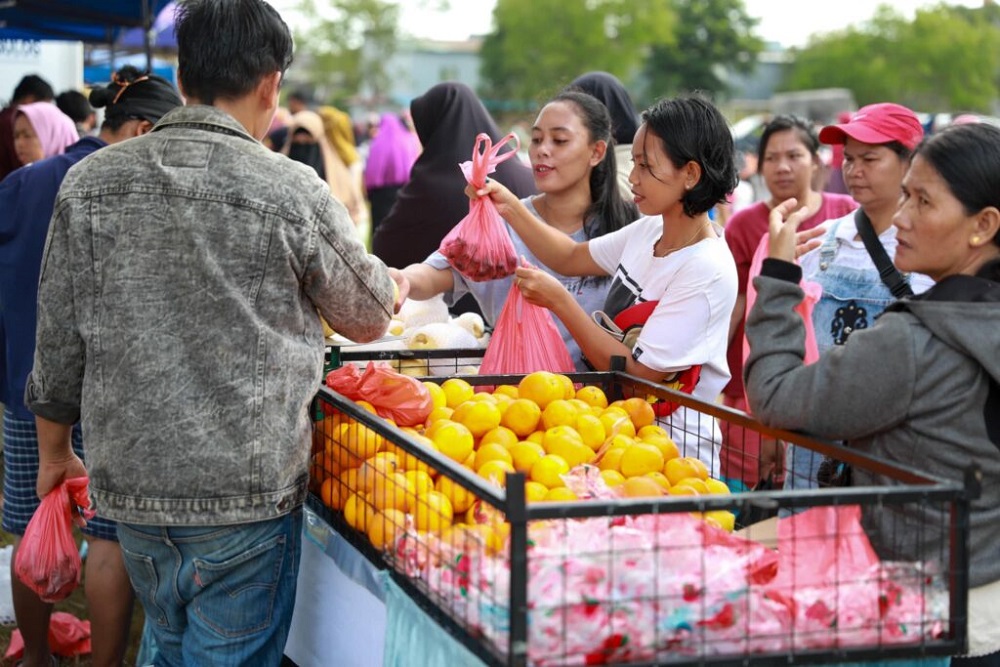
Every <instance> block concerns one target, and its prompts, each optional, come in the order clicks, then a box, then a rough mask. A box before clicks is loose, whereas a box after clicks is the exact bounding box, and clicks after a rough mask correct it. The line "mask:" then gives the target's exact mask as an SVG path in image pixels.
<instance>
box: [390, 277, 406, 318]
mask: <svg viewBox="0 0 1000 667" xmlns="http://www.w3.org/2000/svg"><path fill="white" fill-rule="evenodd" d="M389 277H390V278H392V280H393V282H394V283H395V285H396V303H395V304H394V305H393V308H392V312H394V313H398V312H399V309H400V308H402V307H403V303H405V302H406V297H408V296H409V295H410V281H409V280H407V279H406V274H404V273H403V272H402V271H400V270H399V269H394V268H392V267H389Z"/></svg>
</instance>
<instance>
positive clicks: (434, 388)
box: [423, 380, 448, 408]
mask: <svg viewBox="0 0 1000 667" xmlns="http://www.w3.org/2000/svg"><path fill="white" fill-rule="evenodd" d="M423 385H424V386H425V387H427V391H428V393H430V395H431V404H432V405H433V406H434V407H435V408H443V407H445V406H447V405H448V396H447V395H446V394H445V393H444V389H442V388H441V385H439V384H438V383H437V382H431V381H430V380H424V381H423Z"/></svg>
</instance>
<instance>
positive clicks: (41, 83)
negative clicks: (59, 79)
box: [10, 74, 56, 102]
mask: <svg viewBox="0 0 1000 667" xmlns="http://www.w3.org/2000/svg"><path fill="white" fill-rule="evenodd" d="M55 96H56V92H55V91H54V90H52V86H50V85H49V82H48V81H46V80H45V79H43V78H42V77H40V76H38V75H37V74H28V75H27V76H25V77H24V78H22V79H21V81H20V82H19V83H18V84H17V87H16V88H14V95H13V96H12V97H11V98H10V101H11V102H21V101H22V100H25V99H27V98H29V97H30V98H33V100H34V101H35V102H51V101H52V98H54V97H55Z"/></svg>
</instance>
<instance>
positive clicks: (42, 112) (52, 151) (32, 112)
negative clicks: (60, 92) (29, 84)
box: [17, 102, 80, 157]
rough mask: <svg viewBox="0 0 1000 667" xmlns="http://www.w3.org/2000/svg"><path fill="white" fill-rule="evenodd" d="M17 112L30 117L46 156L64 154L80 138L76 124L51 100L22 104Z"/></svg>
mask: <svg viewBox="0 0 1000 667" xmlns="http://www.w3.org/2000/svg"><path fill="white" fill-rule="evenodd" d="M17 112H18V113H23V114H24V115H25V116H26V117H27V118H28V122H30V123H31V127H32V128H34V130H35V134H36V135H38V141H39V142H40V143H41V144H42V150H43V151H44V152H45V157H52V156H53V155H62V154H63V153H64V152H65V151H66V148H67V147H69V146H72V145H73V144H75V143H76V142H77V141H79V140H80V135H79V134H77V131H76V125H75V124H74V123H73V121H72V120H71V119H70V117H69V116H67V115H66V114H64V113H63V112H62V111H60V110H59V107H57V106H56V105H55V104H52V103H51V102H32V103H31V104H22V105H21V106H19V107H18V108H17Z"/></svg>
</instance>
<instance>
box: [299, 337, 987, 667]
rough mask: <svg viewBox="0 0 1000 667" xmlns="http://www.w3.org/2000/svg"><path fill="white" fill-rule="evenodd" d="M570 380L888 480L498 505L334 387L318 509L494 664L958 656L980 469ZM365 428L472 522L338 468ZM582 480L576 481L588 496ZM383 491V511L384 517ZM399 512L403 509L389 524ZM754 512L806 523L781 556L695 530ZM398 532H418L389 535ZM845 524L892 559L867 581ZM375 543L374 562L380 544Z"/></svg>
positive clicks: (519, 494)
mask: <svg viewBox="0 0 1000 667" xmlns="http://www.w3.org/2000/svg"><path fill="white" fill-rule="evenodd" d="M369 354H370V353H369ZM521 378H522V376H466V377H465V378H464V379H466V380H467V381H468V382H469V383H470V384H472V385H475V386H479V387H496V386H500V385H514V386H516V385H517V384H518V382H519V381H520V380H521ZM569 378H570V379H571V380H572V381H573V382H574V383H576V384H577V386H580V385H581V384H582V385H597V386H599V387H601V388H602V389H603V391H604V392H605V393H606V395H607V397H608V399H609V400H614V399H623V398H627V397H631V396H643V397H647V398H652V397H656V398H658V399H660V400H664V401H671V402H676V403H678V404H679V405H680V406H681V408H682V409H686V410H691V411H695V412H696V413H697V414H698V415H699V418H700V419H705V420H715V421H716V422H721V423H726V424H731V425H736V426H739V427H742V428H743V429H745V430H746V431H747V432H753V433H756V434H757V435H759V436H763V437H769V438H773V439H776V440H779V441H783V442H788V443H794V444H795V445H797V446H801V447H805V448H808V449H811V450H813V451H815V452H817V453H818V454H822V455H827V456H831V457H835V458H837V459H839V460H841V461H843V462H846V463H848V464H850V465H851V466H852V467H853V469H854V470H855V471H861V472H864V473H867V474H868V475H871V476H876V477H877V479H878V480H879V481H880V483H879V484H878V485H870V486H865V487H856V488H852V487H848V488H820V489H811V490H796V491H757V492H750V493H736V494H731V495H723V494H719V495H691V496H664V497H661V498H617V497H614V498H612V497H606V496H605V497H600V496H599V497H597V498H595V499H590V500H584V501H575V502H541V503H537V502H532V503H528V502H526V501H525V484H526V481H525V476H524V475H523V474H521V473H515V474H508V475H507V477H506V480H505V485H504V486H505V488H500V487H499V486H498V485H496V484H494V483H491V482H490V481H487V480H486V479H483V478H482V477H480V476H478V475H476V474H473V473H472V472H470V471H469V470H468V469H467V468H465V467H463V466H462V465H461V464H460V463H458V462H457V461H455V460H452V459H451V458H448V457H447V456H444V455H443V454H441V453H440V452H439V451H436V450H435V449H434V448H431V447H427V446H426V445H425V443H426V441H424V440H422V439H421V438H419V437H417V436H416V435H415V431H413V430H403V429H400V428H397V427H395V426H394V425H392V424H390V423H389V422H387V421H385V420H383V419H381V418H379V417H377V416H376V415H373V414H372V413H371V412H369V411H368V410H366V409H365V408H364V407H362V406H360V405H358V404H357V403H355V402H353V401H350V400H347V399H346V398H344V397H343V396H341V395H339V394H336V393H335V392H332V391H330V390H328V389H327V388H325V387H324V388H323V389H321V391H320V392H319V394H318V395H317V398H316V414H317V415H318V416H319V417H321V419H319V421H317V423H316V430H315V438H314V452H316V454H317V458H315V459H314V469H313V481H314V483H315V485H314V487H313V494H311V497H310V501H309V502H310V506H311V507H312V508H313V509H314V510H316V511H317V513H318V514H320V516H321V517H323V518H324V520H326V521H327V522H329V523H330V524H331V525H332V526H334V527H335V528H336V529H337V530H338V531H339V532H340V533H341V534H343V535H344V536H345V537H346V538H347V539H348V540H349V541H351V542H352V544H354V546H356V547H357V548H358V549H359V550H361V551H362V553H364V554H365V555H366V556H367V557H368V558H369V559H370V560H371V561H372V562H373V563H376V564H378V565H379V566H384V567H386V568H388V569H390V571H391V572H392V576H393V578H394V580H396V581H397V582H398V584H399V585H400V586H401V587H402V588H403V589H404V590H405V591H407V592H408V593H409V594H410V596H411V597H412V598H413V599H414V600H415V601H416V602H417V603H418V604H419V605H420V606H421V607H423V608H424V609H425V610H426V612H427V613H428V614H429V615H430V616H431V617H433V618H434V619H435V620H436V621H437V622H438V623H439V624H440V625H441V626H442V627H444V628H445V629H446V630H448V631H449V632H450V633H451V634H453V635H454V636H455V637H456V638H457V639H458V640H459V641H461V642H462V643H463V644H465V645H466V646H468V647H469V648H470V649H471V650H473V651H474V652H475V653H476V654H477V655H479V656H480V657H481V658H482V659H483V660H484V661H485V662H487V663H489V664H494V665H528V664H539V665H543V664H544V665H549V664H612V663H613V664H629V665H652V664H664V665H666V664H670V665H673V664H713V665H714V664H719V665H723V664H731V665H736V664H739V665H748V664H778V663H780V664H783V665H788V664H820V663H831V662H842V661H847V660H851V661H860V660H869V659H880V660H884V659H892V658H905V657H915V656H922V657H927V656H947V655H953V654H957V653H961V652H962V650H963V649H964V646H965V641H966V613H967V612H966V607H967V595H968V561H969V557H968V552H967V544H968V530H969V528H968V519H969V502H970V500H971V499H972V498H974V497H975V496H976V495H978V487H977V484H976V471H975V470H974V469H970V470H969V471H968V473H967V474H966V479H965V481H964V482H963V483H960V482H956V481H948V480H942V479H936V478H933V477H930V476H928V475H925V474H924V473H922V472H920V471H918V470H915V469H911V468H908V467H905V466H900V465H896V464H892V463H889V462H886V461H883V460H879V459H876V458H872V457H869V456H865V455H863V454H861V453H859V452H857V451H854V450H851V449H847V448H845V447H842V446H839V445H836V444H832V443H828V442H823V441H819V440H814V439H811V438H807V437H804V436H802V435H800V434H796V433H790V432H785V431H780V430H776V429H770V428H767V427H764V426H762V425H761V424H759V423H757V422H755V421H753V420H752V419H749V418H748V417H747V416H746V415H744V414H743V413H739V412H734V411H732V410H728V409H726V408H724V407H721V406H718V405H715V404H710V403H704V402H701V401H698V400H696V399H693V398H692V397H690V396H688V395H685V394H681V393H678V392H675V391H672V390H670V389H666V388H664V387H662V386H660V385H656V384H652V383H649V382H646V381H644V380H641V379H639V378H636V377H633V376H629V375H626V374H623V373H620V372H609V373H581V374H574V375H570V376H569ZM437 379H438V380H440V379H441V378H437ZM675 414H677V413H675ZM362 431H363V432H364V433H365V434H366V436H365V437H375V438H376V439H377V440H378V442H379V443H381V444H380V445H379V446H378V447H377V449H379V450H381V451H386V450H392V452H394V453H393V456H392V458H393V459H394V461H401V460H402V459H405V457H412V458H411V459H409V466H408V468H407V470H409V469H417V468H423V469H425V470H429V471H431V472H432V473H433V474H434V475H435V476H437V477H438V479H439V481H440V480H441V479H442V478H444V479H445V480H447V481H448V483H449V484H450V485H451V488H452V492H453V493H456V491H455V490H456V489H457V490H464V492H466V493H467V494H469V497H470V498H471V499H472V500H471V502H472V504H471V506H470V507H471V509H469V510H468V512H467V513H466V517H465V518H466V519H467V521H466V522H465V523H459V519H458V515H459V512H453V513H445V512H444V511H443V510H442V509H441V508H440V507H439V506H438V505H436V504H431V503H430V499H431V498H432V494H429V493H423V494H420V493H418V489H415V488H413V487H411V486H405V488H404V491H400V488H401V487H398V486H396V487H394V486H393V483H392V481H391V479H390V477H392V478H394V479H398V478H395V477H394V475H396V474H397V473H394V472H393V470H392V469H386V468H383V467H381V466H376V465H373V464H368V463H365V464H362V465H361V466H360V467H354V465H357V461H354V462H353V464H352V462H351V461H346V460H341V459H339V458H338V457H339V456H340V454H338V452H341V453H342V452H343V450H342V449H341V448H342V447H343V446H344V444H345V442H346V440H347V439H349V438H352V437H358V434H359V433H361V432H362ZM355 444H357V443H355ZM373 451H374V450H373ZM324 457H325V458H324ZM365 465H367V466H368V467H367V468H366V467H365ZM400 465H401V469H402V464H400ZM394 467H395V463H393V468H394ZM348 470H354V471H355V472H354V473H351V474H348V473H347V471H348ZM583 477H584V479H583V482H580V480H577V481H578V483H589V482H587V480H586V479H585V478H586V475H584V476H583ZM321 480H322V481H323V482H324V484H321V483H320V482H321ZM352 485H353V486H352ZM380 485H381V486H380ZM598 486H599V484H598ZM359 488H364V489H368V490H369V491H368V492H364V493H359V492H358V491H359ZM376 492H377V493H381V494H387V495H384V497H383V498H382V501H381V502H380V501H379V500H378V499H373V497H374V494H375V493H376ZM401 492H403V493H407V494H410V495H409V497H407V498H406V499H405V500H404V501H400V502H398V503H394V501H393V498H392V494H394V493H395V494H398V493H401ZM453 497H455V496H454V495H453ZM386 498H388V501H386V500H385V499H386ZM367 503H373V505H367ZM362 505H364V507H362ZM375 505H377V506H378V507H379V508H380V509H376V508H375ZM393 505H395V506H396V507H400V508H404V509H400V510H397V511H398V513H394V512H391V511H387V510H386V507H389V506H393ZM810 508H813V509H814V512H813V514H811V515H809V516H810V521H812V519H811V517H812V516H814V515H815V512H816V510H822V511H824V512H826V514H824V515H823V516H825V517H827V520H828V522H830V523H828V525H826V526H825V527H824V526H821V525H819V524H818V523H816V522H812V523H809V524H808V529H807V524H806V523H804V522H802V523H800V521H801V519H800V517H804V516H807V513H806V512H805V511H806V510H808V509H810ZM849 508H858V510H859V513H860V523H857V522H855V523H849V522H847V521H846V520H845V519H843V517H844V516H846V515H845V514H844V513H843V512H844V511H845V510H847V509H849ZM761 510H765V511H767V512H770V513H772V514H773V513H775V512H776V511H777V510H786V511H787V513H789V514H794V515H796V516H795V517H793V518H792V519H791V520H790V521H791V523H788V524H783V525H785V526H792V528H791V532H790V533H789V531H788V530H785V529H782V531H781V534H779V536H778V539H777V546H778V549H777V550H775V549H773V548H769V546H764V545H761V544H758V543H757V542H756V541H755V540H756V538H757V535H755V533H754V527H753V526H751V527H750V528H749V529H747V530H746V531H744V533H745V534H746V536H747V537H748V538H749V539H744V538H743V537H737V536H734V535H732V534H731V533H726V532H725V531H724V530H720V529H718V528H716V527H715V526H712V525H710V524H709V523H707V522H705V521H702V520H700V519H699V518H697V517H703V516H706V515H707V513H712V512H718V511H727V512H732V513H734V514H736V515H738V516H743V517H746V516H749V515H752V514H753V513H759V512H760V511H761ZM390 515H391V516H394V517H397V518H399V517H404V516H405V519H402V518H399V521H398V523H399V524H400V525H389V524H385V523H384V522H385V520H386V517H388V516H390ZM914 517H920V518H921V519H920V520H919V521H917V520H915V518H914ZM446 519H447V520H446ZM480 519H481V520H480ZM379 521H381V522H383V523H381V524H380V523H378V522H379ZM477 524H478V525H477ZM380 525H381V526H382V528H381V529H378V530H375V529H376V528H378V527H379V526H380ZM795 526H799V527H800V528H799V530H801V532H800V533H798V534H796V532H795V531H796V528H795ZM852 526H854V527H858V526H863V527H864V532H866V533H867V534H868V536H870V537H872V546H873V547H874V552H876V553H877V555H878V556H879V557H880V558H881V560H879V561H878V562H877V564H874V565H872V564H871V563H868V565H867V569H864V568H862V565H861V564H859V559H860V560H862V561H863V560H864V559H863V558H861V556H863V555H864V553H865V550H864V549H863V548H862V546H863V544H867V543H868V542H867V539H864V537H863V535H862V540H861V541H860V542H859V540H858V539H857V538H858V535H853V536H850V535H848V534H847V533H849V532H850V528H851V527H852ZM387 527H388V528H387ZM824 528H825V532H824ZM386 530H388V532H389V535H388V536H386V535H385V532H386ZM859 532H860V528H859ZM376 533H377V534H378V535H379V537H378V538H376V539H378V541H379V542H380V544H379V545H378V547H376V546H375V545H373V543H372V541H371V539H372V538H371V537H370V536H372V535H375V534H376ZM862 543H863V544H862ZM859 544H860V545H862V546H859ZM771 546H773V544H772V545H771ZM841 552H844V553H841ZM792 556H796V557H797V559H798V560H795V559H791V560H789V559H790V558H791V557H792ZM841 557H842V558H841ZM824 559H826V560H829V561H830V562H829V563H828V567H827V569H826V570H824V572H825V575H824V576H825V577H826V579H825V580H824V581H818V580H815V579H811V578H809V575H810V572H811V571H810V567H811V566H813V565H814V564H812V563H810V562H808V561H810V560H814V561H815V560H819V561H823V560H824ZM776 572H777V574H775V573H776ZM797 576H798V577H800V579H799V580H798V581H797V580H796V577H797ZM866 604H867V605H868V606H869V607H872V606H873V605H874V608H866V607H865V605H866ZM866 609H867V611H866Z"/></svg>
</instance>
